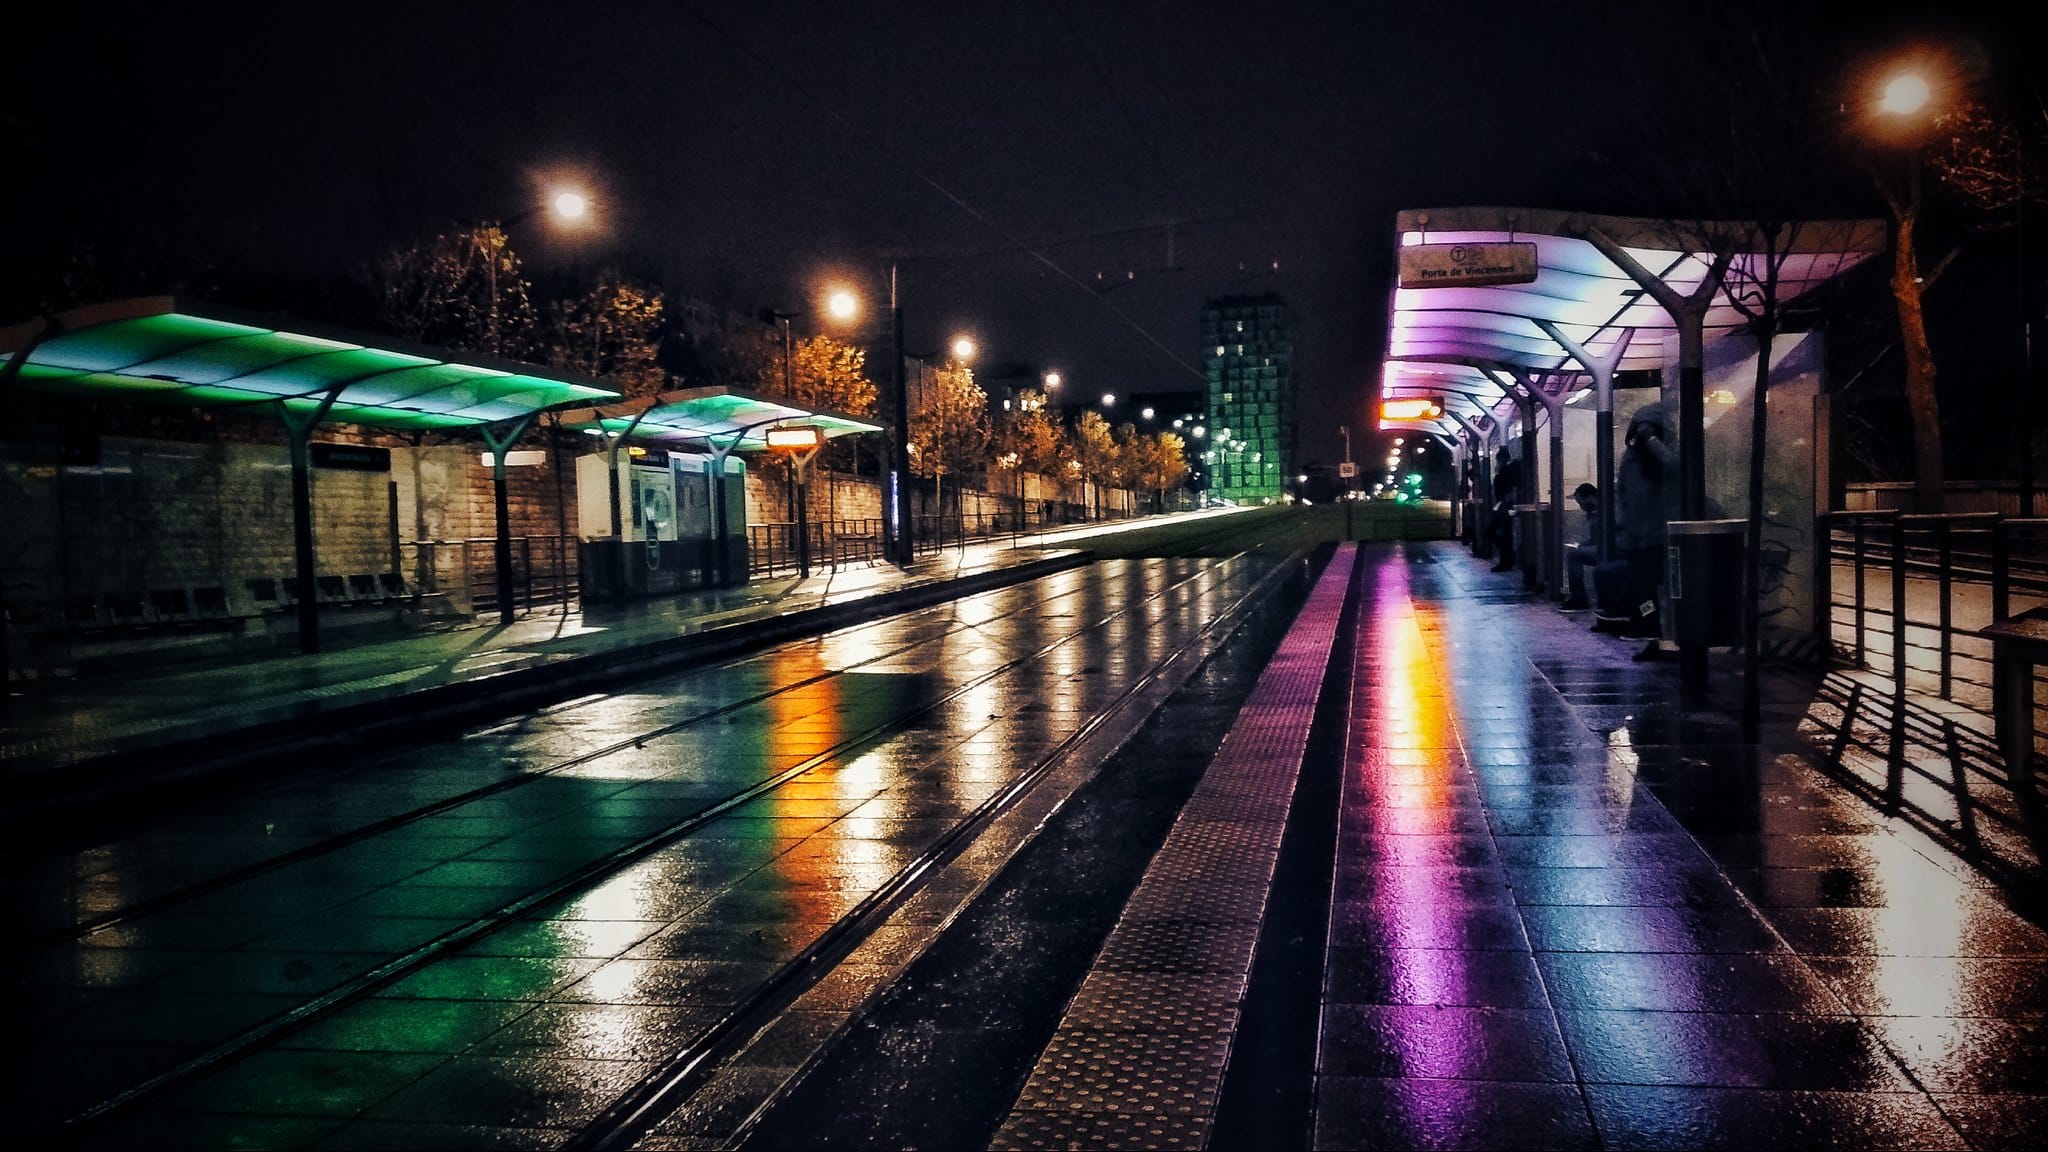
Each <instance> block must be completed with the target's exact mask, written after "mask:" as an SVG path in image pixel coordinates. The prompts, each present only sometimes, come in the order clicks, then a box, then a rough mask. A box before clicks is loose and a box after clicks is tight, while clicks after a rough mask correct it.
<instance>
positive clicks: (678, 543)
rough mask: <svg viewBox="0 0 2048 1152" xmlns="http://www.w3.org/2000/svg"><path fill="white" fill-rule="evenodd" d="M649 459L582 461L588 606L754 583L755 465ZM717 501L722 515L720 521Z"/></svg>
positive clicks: (597, 456)
mask: <svg viewBox="0 0 2048 1152" xmlns="http://www.w3.org/2000/svg"><path fill="white" fill-rule="evenodd" d="M723 463H724V468H723V470H722V471H723V475H720V476H714V475H713V474H712V466H713V460H712V457H711V456H709V455H703V454H697V453H687V452H662V451H659V450H656V449H646V450H643V451H641V452H640V453H638V454H632V453H628V452H626V451H620V452H619V453H617V464H616V466H614V464H613V462H612V453H610V452H597V453H592V454H591V455H588V456H582V457H579V458H578V459H577V461H576V507H577V534H578V537H579V539H580V541H581V543H580V545H579V551H580V559H581V562H582V567H581V578H582V585H583V588H582V592H583V599H584V601H585V602H586V603H596V602H605V601H612V600H624V599H631V598H635V597H640V596H654V595H660V594H663V593H673V592H680V591H685V590H687V589H691V588H701V587H707V586H723V585H727V584H741V583H745V582H746V577H747V560H746V539H747V529H746V518H747V507H746V465H745V463H744V462H743V461H742V460H740V458H739V457H737V456H727V457H726V458H725V460H724V462H723ZM714 501H716V502H717V503H718V504H719V505H720V511H721V513H722V515H720V516H718V517H713V516H712V515H711V511H712V507H713V504H714Z"/></svg>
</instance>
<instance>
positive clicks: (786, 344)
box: [763, 308, 809, 575]
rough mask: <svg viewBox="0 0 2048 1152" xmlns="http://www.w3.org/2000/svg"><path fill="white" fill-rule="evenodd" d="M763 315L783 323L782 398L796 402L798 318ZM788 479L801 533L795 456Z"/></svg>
mask: <svg viewBox="0 0 2048 1152" xmlns="http://www.w3.org/2000/svg"><path fill="white" fill-rule="evenodd" d="M763 315H764V316H766V317H767V319H768V321H769V322H770V323H772V324H780V325H782V398H783V399H784V400H788V401H792V402H794V401H795V400H796V373H795V370H794V368H792V367H791V365H792V362H793V361H794V356H793V355H792V354H793V352H794V351H795V349H794V343H795V338H794V337H793V336H792V335H791V334H790V321H792V320H794V319H796V313H794V312H780V311H777V310H775V309H773V308H770V309H768V310H767V311H766V312H764V313H763ZM806 459H808V458H806ZM788 479H789V492H788V497H789V506H790V516H791V518H792V519H794V520H795V521H796V524H797V531H798V532H799V533H801V532H803V531H804V525H803V520H804V517H803V512H802V510H800V509H798V508H797V506H796V502H797V501H798V500H799V499H801V498H802V497H803V484H802V482H800V481H799V480H798V479H797V474H796V458H795V457H794V456H792V457H790V468H789V477H788ZM803 550H804V542H802V541H799V542H798V544H797V551H799V552H802V551H803ZM805 575H809V573H808V572H806V573H805Z"/></svg>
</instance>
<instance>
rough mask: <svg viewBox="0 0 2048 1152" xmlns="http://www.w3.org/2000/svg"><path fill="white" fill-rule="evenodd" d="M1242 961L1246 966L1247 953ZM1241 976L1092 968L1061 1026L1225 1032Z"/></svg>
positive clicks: (1232, 1020) (1231, 1022) (1233, 1011)
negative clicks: (1113, 970) (1093, 969)
mask: <svg viewBox="0 0 2048 1152" xmlns="http://www.w3.org/2000/svg"><path fill="white" fill-rule="evenodd" d="M1243 960H1244V962H1245V964H1246V967H1247V968H1249V967H1250V961H1251V953H1250V952H1249V951H1247V952H1246V953H1245V954H1244V956H1243ZM1244 987H1245V978H1244V977H1243V976H1242V975H1239V974H1237V973H1220V972H1212V973H1203V974H1200V975H1190V974H1188V973H1184V972H1157V971H1144V972H1130V971H1115V972H1112V971H1107V970H1104V969H1100V968H1098V969H1096V970H1095V971H1092V972H1090V973H1089V974H1088V979H1087V980H1086V981H1084V982H1083V983H1082V985H1081V990H1080V991H1079V992H1076V993H1075V994H1074V1002H1073V1003H1072V1004H1071V1005H1069V1006H1068V1008H1067V1015H1066V1018H1065V1019H1064V1020H1062V1021H1061V1024H1062V1025H1064V1026H1066V1027H1069V1028H1086V1029H1095V1030H1098V1031H1104V1032H1131V1031H1145V1030H1148V1029H1149V1030H1154V1031H1165V1032H1170V1033H1172V1034H1174V1035H1196V1034H1201V1033H1208V1032H1217V1031H1224V1032H1227V1031H1228V1030H1229V1029H1230V1028H1231V1027H1232V1025H1234V1024H1235V1023H1236V1020H1237V1015H1236V1007H1237V1002H1238V1001H1239V1000H1241V999H1243V998H1244Z"/></svg>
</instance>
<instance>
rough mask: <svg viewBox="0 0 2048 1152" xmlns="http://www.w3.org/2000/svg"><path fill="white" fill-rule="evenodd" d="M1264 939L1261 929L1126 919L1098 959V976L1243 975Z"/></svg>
mask: <svg viewBox="0 0 2048 1152" xmlns="http://www.w3.org/2000/svg"><path fill="white" fill-rule="evenodd" d="M1258 935H1259V929H1258V925H1256V924H1202V923H1197V922H1195V921H1191V920H1128V919H1127V920H1126V921H1125V922H1124V923H1123V924H1122V925H1121V926H1120V927H1119V928H1118V930H1117V931H1116V933H1115V934H1114V935H1112V936H1111V937H1110V938H1109V942H1108V943H1107V944H1105V945H1103V948H1102V953H1101V954H1100V955H1098V956H1097V957H1096V958H1095V968H1096V971H1098V972H1100V971H1103V970H1105V969H1107V970H1119V969H1127V970H1131V971H1145V972H1240V971H1243V970H1244V968H1245V957H1248V956H1250V955H1251V951H1252V946H1253V945H1254V944H1255V943H1257V941H1258Z"/></svg>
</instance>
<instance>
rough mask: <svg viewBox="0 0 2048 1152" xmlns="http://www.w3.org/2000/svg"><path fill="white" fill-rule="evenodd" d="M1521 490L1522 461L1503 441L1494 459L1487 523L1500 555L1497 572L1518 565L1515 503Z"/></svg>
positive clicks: (1489, 537)
mask: <svg viewBox="0 0 2048 1152" xmlns="http://www.w3.org/2000/svg"><path fill="white" fill-rule="evenodd" d="M1521 490H1522V462H1521V461H1520V460H1517V459H1515V458H1514V457H1513V456H1512V455H1510V454H1509V453H1508V446H1507V445H1505V444H1503V445H1501V446H1500V455H1498V456H1495V457H1494V461H1493V513H1492V515H1491V516H1489V517H1488V518H1487V522H1486V534H1487V538H1488V539H1490V540H1492V541H1493V547H1494V555H1495V557H1496V559H1495V561H1494V565H1493V570H1494V571H1495V572H1507V571H1511V570H1512V569H1513V568H1514V566H1515V504H1516V503H1517V502H1518V501H1519V500H1520V499H1521Z"/></svg>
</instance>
